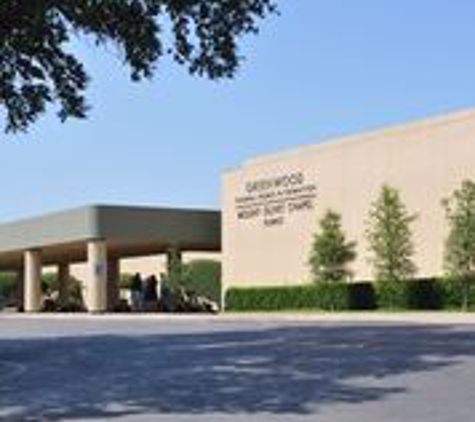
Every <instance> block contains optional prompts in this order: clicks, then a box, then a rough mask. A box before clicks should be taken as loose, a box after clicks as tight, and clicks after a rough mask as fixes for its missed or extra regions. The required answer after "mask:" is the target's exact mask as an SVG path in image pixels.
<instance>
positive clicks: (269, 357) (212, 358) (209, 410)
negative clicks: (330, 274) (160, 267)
mask: <svg viewBox="0 0 475 422" xmlns="http://www.w3.org/2000/svg"><path fill="white" fill-rule="evenodd" d="M0 381H1V382H0V421H2V422H3V421H5V422H7V421H8V422H34V421H99V420H113V421H120V422H123V421H134V422H135V421H137V422H142V421H162V420H163V421H189V420H197V421H246V422H249V421H268V420H276V421H284V420H285V421H328V422H337V421H338V422H349V421H355V422H356V421H359V422H360V421H378V422H384V421H391V422H396V421H397V422H402V421H417V422H424V421H427V422H429V421H430V422H442V421H444V422H449V421H450V422H458V421H460V422H462V421H463V422H467V421H470V420H473V414H474V412H475V325H474V324H471V323H463V324H462V323H454V322H451V323H446V322H444V323H434V322H433V321H431V323H430V324H429V323H424V322H420V321H419V322H417V321H416V322H414V321H405V320H401V321H397V320H387V321H386V320H384V318H383V319H382V320H378V319H377V318H376V319H375V318H373V319H368V320H365V318H359V319H358V321H357V322H349V321H348V319H342V320H338V319H331V320H325V319H324V318H322V319H321V320H320V319H318V318H317V319H308V320H306V319H305V318H297V319H292V318H286V319H269V318H266V317H255V318H242V319H241V318H239V317H236V318H220V317H214V318H180V317H177V318H163V319H162V318H148V317H138V318H135V317H121V318H114V317H100V316H97V317H86V316H84V317H78V316H75V317H62V316H55V317H31V318H28V317H16V316H8V317H7V316H0Z"/></svg>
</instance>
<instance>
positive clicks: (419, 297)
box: [375, 279, 444, 310]
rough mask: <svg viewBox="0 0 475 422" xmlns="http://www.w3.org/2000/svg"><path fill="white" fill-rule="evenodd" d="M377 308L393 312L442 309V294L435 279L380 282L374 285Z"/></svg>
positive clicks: (439, 285)
mask: <svg viewBox="0 0 475 422" xmlns="http://www.w3.org/2000/svg"><path fill="white" fill-rule="evenodd" d="M375 290H376V297H377V303H378V307H379V308H381V309H393V310H436V309H443V308H444V294H443V289H442V288H441V284H440V282H439V281H438V280H437V279H419V280H406V281H380V282H377V283H375Z"/></svg>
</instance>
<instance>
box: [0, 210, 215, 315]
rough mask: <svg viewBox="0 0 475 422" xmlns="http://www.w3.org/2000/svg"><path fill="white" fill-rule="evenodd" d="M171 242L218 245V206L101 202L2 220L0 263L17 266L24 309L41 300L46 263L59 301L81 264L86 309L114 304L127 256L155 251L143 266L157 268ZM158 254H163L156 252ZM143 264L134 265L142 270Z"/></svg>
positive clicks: (210, 249) (8, 268) (186, 247)
mask: <svg viewBox="0 0 475 422" xmlns="http://www.w3.org/2000/svg"><path fill="white" fill-rule="evenodd" d="M171 248H173V249H178V250H180V251H181V252H195V253H196V252H207V253H217V252H219V251H220V249H221V224H220V213H219V212H218V211H212V210H189V209H188V210H187V209H166V208H148V207H121V206H108V205H102V206H98V205H96V206H89V207H82V208H77V209H73V210H68V211H63V212H57V213H53V214H48V215H44V216H40V217H36V218H30V219H26V220H21V221H15V222H11V223H5V224H1V225H0V271H5V272H16V273H17V275H18V281H17V282H18V287H20V289H19V290H20V291H22V292H23V295H22V296H23V297H22V298H20V299H23V300H22V302H23V308H24V310H25V311H26V312H37V311H40V310H41V308H42V305H43V294H42V283H41V275H42V273H43V269H44V268H48V269H51V268H52V267H57V270H58V275H59V298H60V302H61V299H62V298H64V296H65V295H66V293H67V291H68V282H69V281H70V277H69V275H70V274H71V271H72V267H73V266H76V265H80V266H82V275H81V278H82V280H83V281H84V282H85V286H84V290H83V296H84V302H85V305H86V308H87V310H88V311H90V312H105V311H108V310H113V309H114V308H115V306H116V305H117V301H118V296H119V275H120V272H121V271H124V267H123V265H122V263H123V261H127V260H131V259H134V258H137V257H155V261H150V262H151V263H152V264H150V263H149V265H150V266H149V267H148V268H147V267H146V268H144V267H141V268H142V270H143V269H145V270H146V271H148V272H149V273H153V272H154V271H153V269H152V268H151V266H152V265H153V262H156V263H157V264H160V263H161V262H163V261H164V260H166V259H167V255H168V254H169V252H170V249H171ZM157 255H161V256H162V257H163V258H161V259H160V260H158V259H157V258H156V256H157ZM81 263H82V264H81ZM129 265H130V264H129ZM129 268H130V267H129ZM132 268H133V267H132ZM139 268H140V267H139V266H135V269H136V270H137V271H138V270H139ZM161 268H162V266H160V268H157V269H156V271H159V270H160V269H161ZM79 270H80V271H81V268H79ZM75 271H78V269H77V268H76V269H75ZM155 274H156V272H155Z"/></svg>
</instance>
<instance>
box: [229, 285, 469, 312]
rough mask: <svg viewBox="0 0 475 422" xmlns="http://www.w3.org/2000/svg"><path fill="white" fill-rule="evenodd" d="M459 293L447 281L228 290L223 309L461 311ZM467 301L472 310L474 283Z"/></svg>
mask: <svg viewBox="0 0 475 422" xmlns="http://www.w3.org/2000/svg"><path fill="white" fill-rule="evenodd" d="M462 291H463V289H462V283H460V282H459V281H456V280H448V279H420V280H409V281H403V282H398V283H395V282H378V283H370V282H360V283H315V284H309V285H299V286H282V287H254V288H230V289H228V290H227V292H226V310H228V311H286V310H287V311H292V310H325V311H327V310H335V311H337V310H371V309H385V310H441V309H450V310H460V309H461V308H462V297H463V294H462ZM469 301H470V309H473V310H475V283H472V284H471V285H470V299H469Z"/></svg>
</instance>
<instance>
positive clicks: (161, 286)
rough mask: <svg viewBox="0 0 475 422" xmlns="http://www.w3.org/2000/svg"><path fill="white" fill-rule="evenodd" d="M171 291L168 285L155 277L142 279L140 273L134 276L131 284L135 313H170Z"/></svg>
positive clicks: (163, 280) (162, 279)
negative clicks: (158, 311) (161, 311)
mask: <svg viewBox="0 0 475 422" xmlns="http://www.w3.org/2000/svg"><path fill="white" fill-rule="evenodd" d="M170 296H171V290H170V287H169V286H168V283H167V282H166V280H165V279H164V277H161V279H160V281H159V280H158V279H157V277H156V276H155V275H151V276H149V277H146V278H145V279H142V276H141V275H140V274H139V273H136V274H134V276H133V277H132V280H131V282H130V297H131V307H132V310H133V311H139V312H140V311H156V310H163V311H168V310H169V308H170Z"/></svg>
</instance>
